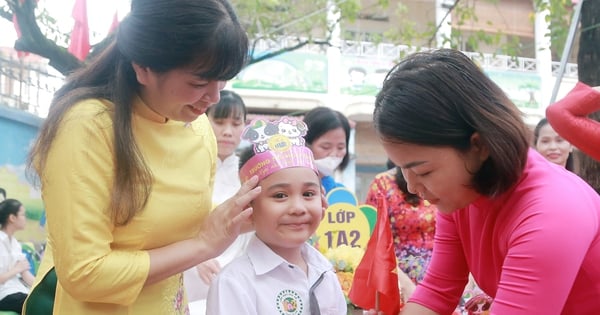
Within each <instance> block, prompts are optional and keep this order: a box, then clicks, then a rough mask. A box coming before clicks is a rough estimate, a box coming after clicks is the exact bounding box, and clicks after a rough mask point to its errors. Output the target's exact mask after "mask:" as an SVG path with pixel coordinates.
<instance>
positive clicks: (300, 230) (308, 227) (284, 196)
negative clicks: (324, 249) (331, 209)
mask: <svg viewBox="0 0 600 315" xmlns="http://www.w3.org/2000/svg"><path fill="white" fill-rule="evenodd" d="M259 185H260V186H261V187H262V192H261V194H260V195H259V196H258V197H257V198H256V199H254V201H253V202H252V207H253V208H254V212H253V214H252V220H253V222H254V227H255V229H256V235H257V236H258V238H260V239H261V240H262V241H263V242H265V243H266V244H267V245H268V246H269V247H270V248H271V249H272V250H273V251H274V252H276V253H278V254H280V255H281V253H279V252H280V251H287V250H290V249H299V248H300V247H301V246H302V244H304V242H306V240H308V238H309V237H311V236H312V235H313V234H314V232H315V231H316V230H317V227H318V226H319V223H320V222H321V219H322V218H323V207H322V203H321V182H320V180H319V177H318V176H317V174H316V173H315V171H313V170H312V169H310V168H307V167H292V168H286V169H282V170H279V171H277V172H275V173H273V174H271V175H269V176H268V177H266V178H265V179H263V180H261V181H260V183H259ZM282 256H283V255H282Z"/></svg>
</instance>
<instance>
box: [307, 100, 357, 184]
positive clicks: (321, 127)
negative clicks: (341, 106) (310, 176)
mask: <svg viewBox="0 0 600 315" xmlns="http://www.w3.org/2000/svg"><path fill="white" fill-rule="evenodd" d="M304 123H306V126H307V127H308V131H307V132H306V137H305V140H306V145H307V146H308V147H309V148H310V149H311V150H312V152H313V155H314V157H315V163H316V164H317V168H318V169H319V176H321V184H322V185H323V188H324V189H325V193H328V192H329V191H330V190H332V189H333V188H336V187H343V186H344V185H342V184H341V183H337V182H336V181H335V179H334V178H333V174H334V172H335V171H336V170H340V171H343V170H344V169H345V168H346V166H348V162H349V160H350V158H349V154H348V141H349V139H350V123H349V122H348V118H346V117H345V116H344V114H342V113H340V112H338V111H335V110H332V109H330V108H328V107H316V108H313V109H312V110H310V111H309V112H307V113H306V114H305V115H304Z"/></svg>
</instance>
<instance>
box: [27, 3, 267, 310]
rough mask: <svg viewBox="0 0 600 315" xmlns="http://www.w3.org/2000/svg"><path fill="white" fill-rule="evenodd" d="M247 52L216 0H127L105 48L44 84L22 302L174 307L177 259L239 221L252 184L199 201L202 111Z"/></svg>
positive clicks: (204, 141) (244, 221) (203, 255)
mask: <svg viewBox="0 0 600 315" xmlns="http://www.w3.org/2000/svg"><path fill="white" fill-rule="evenodd" d="M247 57H248V39H247V35H246V32H245V31H244V29H243V27H242V25H241V24H240V21H239V20H238V18H237V16H236V14H235V12H234V10H233V8H232V7H231V5H230V3H229V2H228V1H226V0H204V1H197V0H133V1H132V2H131V10H130V12H129V13H128V15H127V16H126V17H125V18H124V19H123V20H122V21H121V23H120V24H119V27H118V29H117V32H116V36H114V37H113V38H112V39H111V42H110V43H109V44H108V46H107V48H105V50H103V51H102V52H100V53H99V55H97V56H96V57H94V59H92V60H90V61H89V62H86V63H85V65H84V66H83V67H82V68H80V69H79V70H77V71H75V72H74V73H72V74H71V75H70V76H68V78H67V79H66V82H65V84H64V85H63V87H61V88H60V89H59V90H58V91H57V92H56V93H55V96H54V99H53V100H52V103H51V106H50V112H49V114H48V118H47V119H46V120H45V121H44V124H43V125H42V127H41V129H40V136H39V138H38V139H37V140H36V142H35V143H34V146H33V148H32V151H31V153H30V161H29V163H30V167H31V168H33V169H34V170H35V171H37V174H38V175H39V179H40V183H41V190H42V196H43V201H44V204H45V209H46V214H47V225H46V226H47V231H48V242H47V248H46V251H45V254H44V257H43V260H42V264H41V265H40V267H39V270H38V274H37V277H36V283H35V284H34V287H33V289H32V291H31V293H30V294H29V297H28V299H27V301H26V303H25V308H24V312H25V313H26V314H32V315H45V314H54V315H63V314H68V315H70V314H85V315H100V314H102V315H104V314H111V315H124V314H127V315H142V314H143V315H146V314H161V315H175V314H186V313H188V303H187V298H186V292H185V288H184V284H183V276H182V273H183V271H185V270H187V269H189V268H191V267H193V266H196V265H198V264H200V263H201V262H204V261H206V260H209V259H211V258H214V257H216V256H218V255H220V254H221V253H222V252H223V251H224V250H225V249H226V248H227V247H229V245H230V244H231V243H232V242H233V241H234V240H235V238H236V237H237V235H238V234H239V233H240V231H247V230H250V228H251V227H250V224H249V222H248V218H249V216H250V215H251V213H252V209H251V208H247V205H248V204H249V203H250V201H251V200H252V199H253V198H254V197H255V196H256V195H258V194H259V193H260V188H259V187H257V188H254V187H255V185H256V183H257V179H256V178H253V179H251V180H248V181H247V182H246V183H245V184H244V185H243V186H242V187H241V188H240V190H239V191H238V192H237V193H236V195H235V196H233V197H232V198H230V199H228V200H227V201H225V202H223V203H222V204H221V205H219V206H217V207H216V208H215V209H213V210H212V211H211V209H212V202H211V196H212V183H213V178H214V172H215V166H216V164H217V162H216V160H217V159H218V157H217V143H216V140H215V136H214V134H213V131H212V128H211V125H210V122H209V120H208V118H207V117H206V115H204V113H205V112H206V110H207V109H208V108H209V107H210V106H212V105H213V104H215V103H217V102H218V101H219V97H220V96H219V91H220V90H222V89H223V87H224V86H225V84H226V81H227V80H229V79H231V78H233V77H235V76H236V75H237V73H238V72H239V71H240V70H241V69H242V68H243V67H244V65H245V64H246V60H247ZM48 301H49V302H50V303H48Z"/></svg>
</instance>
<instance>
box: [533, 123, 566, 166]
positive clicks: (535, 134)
mask: <svg viewBox="0 0 600 315" xmlns="http://www.w3.org/2000/svg"><path fill="white" fill-rule="evenodd" d="M549 124H550V123H549V122H548V119H546V118H542V119H540V121H539V122H538V123H537V125H535V128H534V129H533V147H534V148H535V147H537V142H538V139H539V138H540V130H541V129H542V127H544V126H546V125H549ZM550 127H552V126H550ZM565 141H566V140H565ZM565 168H566V169H567V170H569V171H571V172H573V171H574V170H575V161H574V160H573V152H569V156H568V157H567V164H565Z"/></svg>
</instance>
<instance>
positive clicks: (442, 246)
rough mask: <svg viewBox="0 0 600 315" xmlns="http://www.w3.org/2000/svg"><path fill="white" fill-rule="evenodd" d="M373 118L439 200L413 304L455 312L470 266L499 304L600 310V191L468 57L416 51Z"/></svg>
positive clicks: (424, 311)
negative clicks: (556, 162)
mask: <svg viewBox="0 0 600 315" xmlns="http://www.w3.org/2000/svg"><path fill="white" fill-rule="evenodd" d="M373 121H374V127H375V130H376V132H377V134H378V135H379V137H380V140H381V142H382V144H383V147H384V150H385V151H386V153H387V155H388V157H389V158H390V159H391V160H392V161H393V162H394V164H395V165H398V166H399V167H400V169H401V170H402V174H403V175H404V178H405V179H406V182H407V187H408V191H410V192H411V193H414V194H417V195H419V196H420V197H421V198H423V199H426V200H428V201H429V202H431V203H432V204H434V205H436V207H437V208H438V216H437V218H436V220H437V221H436V231H435V234H436V235H435V239H434V245H433V254H432V258H431V262H430V264H429V267H428V268H427V272H426V274H425V278H424V279H423V281H422V282H421V283H420V284H419V285H418V286H417V288H416V289H415V292H414V293H413V295H412V296H411V298H410V299H409V301H408V303H407V304H406V306H405V307H404V310H403V313H402V314H403V315H434V314H451V313H452V312H453V310H454V308H455V307H456V305H457V303H458V301H459V299H460V297H461V295H462V292H463V290H464V287H465V285H466V284H467V282H468V278H469V272H470V273H471V274H472V275H473V278H474V280H475V282H476V283H477V284H478V285H479V287H480V288H481V289H482V290H483V291H484V292H485V293H486V294H488V295H489V296H490V297H491V298H493V301H494V302H493V304H492V305H491V308H490V309H489V313H490V314H511V315H525V314H600V304H599V303H597V302H596V301H597V300H598V299H600V286H599V284H600V268H598V260H599V259H600V196H598V194H597V193H596V192H595V191H594V190H593V189H592V188H591V187H590V186H589V185H588V184H586V183H585V182H584V181H583V180H582V179H581V178H579V177H578V176H577V175H575V174H573V173H572V172H565V171H563V170H562V169H560V168H558V167H548V162H547V160H546V159H545V158H544V157H542V156H541V155H540V154H539V153H538V152H537V151H535V150H534V149H533V148H531V147H530V130H529V128H528V127H527V126H526V125H525V123H524V122H523V120H522V117H521V113H520V111H519V110H518V108H517V107H516V106H515V105H514V104H513V103H512V102H511V101H510V99H509V98H508V97H507V96H506V94H505V93H504V92H503V91H502V90H501V89H500V88H499V87H498V86H497V85H496V84H495V83H494V82H493V81H492V80H491V79H490V78H489V77H487V76H486V75H485V73H484V72H483V71H482V70H481V69H480V68H479V67H478V66H477V65H476V64H475V63H474V62H473V61H472V60H471V59H470V58H469V57H467V56H466V55H464V54H463V53H461V52H460V51H456V50H451V49H440V50H434V51H429V52H420V53H415V54H412V55H409V56H408V57H407V58H405V59H403V60H402V61H401V62H400V63H399V64H397V65H396V66H395V67H394V68H393V69H392V70H391V72H390V73H389V74H388V76H387V78H386V80H385V82H384V85H383V87H382V89H381V91H380V92H379V94H378V95H377V97H376V100H375V110H374V114H373ZM573 196H576V198H573Z"/></svg>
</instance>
